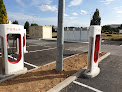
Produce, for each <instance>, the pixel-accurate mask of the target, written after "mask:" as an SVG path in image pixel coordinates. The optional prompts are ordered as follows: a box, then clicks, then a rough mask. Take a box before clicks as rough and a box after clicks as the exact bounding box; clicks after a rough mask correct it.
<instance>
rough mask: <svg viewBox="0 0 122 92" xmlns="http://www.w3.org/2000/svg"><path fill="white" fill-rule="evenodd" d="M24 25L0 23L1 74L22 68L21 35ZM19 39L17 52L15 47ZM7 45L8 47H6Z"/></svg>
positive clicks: (12, 72)
mask: <svg viewBox="0 0 122 92" xmlns="http://www.w3.org/2000/svg"><path fill="white" fill-rule="evenodd" d="M23 30H24V27H23V26H21V25H14V24H0V37H1V52H2V74H4V75H9V74H14V73H16V72H18V71H23V70H24V55H23V37H24V31H23ZM17 39H18V40H19V42H18V44H19V53H18V54H15V52H16V50H17V47H16V48H15V47H14V46H16V43H17ZM8 47H9V48H8Z"/></svg>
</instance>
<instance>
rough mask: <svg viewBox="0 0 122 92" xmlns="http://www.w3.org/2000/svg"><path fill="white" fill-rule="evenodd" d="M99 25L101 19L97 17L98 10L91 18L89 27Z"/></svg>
mask: <svg viewBox="0 0 122 92" xmlns="http://www.w3.org/2000/svg"><path fill="white" fill-rule="evenodd" d="M100 24H101V17H100V16H99V10H98V9H96V11H95V12H94V15H93V18H92V20H91V23H90V25H100Z"/></svg>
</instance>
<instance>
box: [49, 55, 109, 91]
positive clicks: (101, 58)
mask: <svg viewBox="0 0 122 92" xmlns="http://www.w3.org/2000/svg"><path fill="white" fill-rule="evenodd" d="M109 55H110V53H106V54H105V55H104V56H102V57H100V58H99V60H98V62H101V61H102V60H103V59H105V58H106V57H108V56H109ZM86 68H87V67H84V68H83V69H81V70H80V71H78V72H76V73H75V74H73V75H72V76H70V77H68V78H67V79H65V80H64V81H62V82H61V83H59V84H58V85H56V86H55V87H53V88H51V89H49V90H48V91H47V92H59V91H60V90H62V89H63V88H65V87H66V86H67V85H69V84H70V83H71V82H72V81H74V80H76V79H77V78H78V77H79V76H80V74H81V72H83V70H84V69H86Z"/></svg>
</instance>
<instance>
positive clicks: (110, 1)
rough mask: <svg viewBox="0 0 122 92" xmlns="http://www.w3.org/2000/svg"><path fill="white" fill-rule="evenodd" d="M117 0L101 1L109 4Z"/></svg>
mask: <svg viewBox="0 0 122 92" xmlns="http://www.w3.org/2000/svg"><path fill="white" fill-rule="evenodd" d="M113 1H115V0H102V1H101V2H102V3H104V4H105V5H108V4H110V3H112V2H113Z"/></svg>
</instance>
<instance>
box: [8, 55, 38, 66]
mask: <svg viewBox="0 0 122 92" xmlns="http://www.w3.org/2000/svg"><path fill="white" fill-rule="evenodd" d="M8 57H9V58H13V57H12V56H10V55H8ZM14 60H17V58H14ZM24 63H25V64H26V65H29V66H32V67H34V68H37V67H38V66H36V65H33V64H31V63H27V62H25V61H24Z"/></svg>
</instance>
